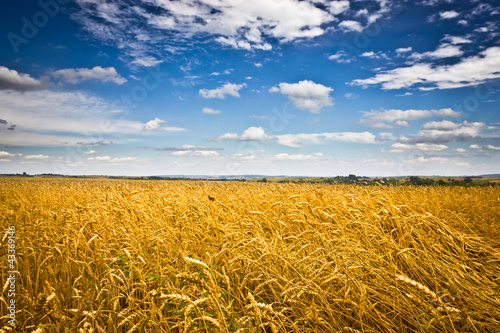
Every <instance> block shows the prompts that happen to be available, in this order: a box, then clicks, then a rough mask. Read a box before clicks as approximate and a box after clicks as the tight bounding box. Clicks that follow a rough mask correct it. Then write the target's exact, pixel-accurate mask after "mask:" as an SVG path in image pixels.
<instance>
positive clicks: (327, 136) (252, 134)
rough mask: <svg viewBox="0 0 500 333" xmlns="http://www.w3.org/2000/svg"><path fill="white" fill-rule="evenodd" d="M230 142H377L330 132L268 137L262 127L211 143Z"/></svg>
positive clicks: (367, 136) (362, 134)
mask: <svg viewBox="0 0 500 333" xmlns="http://www.w3.org/2000/svg"><path fill="white" fill-rule="evenodd" d="M230 140H239V141H271V140H273V141H274V140H276V141H277V142H278V143H279V144H281V145H283V146H288V147H300V146H302V145H303V144H307V143H311V144H324V143H326V142H328V141H341V142H355V143H376V142H378V141H379V140H378V139H377V137H376V136H375V135H374V134H372V133H370V132H331V133H307V134H306V133H300V134H281V135H275V136H272V135H269V134H267V133H266V132H265V131H264V129H263V128H262V127H249V128H247V129H246V130H245V131H244V132H243V134H242V135H238V134H235V133H226V134H223V135H221V136H219V137H217V138H215V139H213V141H215V142H222V141H230Z"/></svg>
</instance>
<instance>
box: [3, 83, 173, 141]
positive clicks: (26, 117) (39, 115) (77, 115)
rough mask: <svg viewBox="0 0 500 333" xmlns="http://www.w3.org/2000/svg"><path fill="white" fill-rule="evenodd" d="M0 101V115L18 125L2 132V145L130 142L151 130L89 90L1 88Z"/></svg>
mask: <svg viewBox="0 0 500 333" xmlns="http://www.w3.org/2000/svg"><path fill="white" fill-rule="evenodd" d="M0 100H1V101H2V103H0V114H2V116H3V117H5V119H8V120H9V123H15V124H16V125H17V126H16V130H15V131H0V142H2V143H3V144H16V145H34V146H62V145H63V146H65V145H80V144H85V145H96V144H105V143H107V142H111V140H112V137H114V136H120V139H119V141H120V140H121V141H123V140H125V141H128V140H132V139H133V138H132V136H133V135H142V136H144V135H150V133H151V132H149V131H144V129H145V124H144V123H142V122H139V121H135V120H130V119H127V118H125V117H123V114H122V111H121V110H120V109H119V108H117V107H116V106H114V105H111V104H109V103H107V102H106V101H105V100H103V99H101V98H99V97H97V96H94V95H91V94H88V93H83V92H61V91H52V90H43V91H25V92H19V91H13V90H0ZM153 125H154V124H153ZM148 126H149V125H148ZM153 128H154V126H153ZM164 130H180V129H179V128H164ZM63 133H64V134H63ZM113 140H114V139H113Z"/></svg>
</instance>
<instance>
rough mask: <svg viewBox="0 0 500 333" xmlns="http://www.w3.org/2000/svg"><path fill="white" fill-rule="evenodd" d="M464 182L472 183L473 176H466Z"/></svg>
mask: <svg viewBox="0 0 500 333" xmlns="http://www.w3.org/2000/svg"><path fill="white" fill-rule="evenodd" d="M464 183H467V184H470V183H472V178H471V177H465V178H464Z"/></svg>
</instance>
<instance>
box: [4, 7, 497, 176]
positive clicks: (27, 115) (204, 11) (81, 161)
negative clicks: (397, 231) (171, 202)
mask: <svg viewBox="0 0 500 333" xmlns="http://www.w3.org/2000/svg"><path fill="white" fill-rule="evenodd" d="M0 15H1V20H0V29H1V32H2V36H3V37H2V38H1V47H0V101H1V103H0V173H16V172H28V173H61V174H72V175H74V174H106V175H177V174H185V175H200V174H203V175H214V176H222V175H234V174H266V175H301V176H336V175H347V174H350V173H354V174H358V175H366V176H404V175H475V174H484V173H498V172H499V169H498V165H499V164H500V163H499V162H500V117H499V107H500V98H499V97H500V45H499V41H500V33H499V32H500V27H499V22H500V1H481V0H478V1H458V0H420V1H390V0H351V1H347V0H343V1H328V0H316V1H314V0H303V1H298V0H274V1H268V0H252V1H236V0H197V1H187V0H177V1H172V0H133V1H132V0H131V1H124V0H123V1H122V0H119V1H102V0H76V1H68V0H41V1H39V2H37V1H24V2H9V3H8V4H5V5H4V6H3V9H2V13H1V14H0Z"/></svg>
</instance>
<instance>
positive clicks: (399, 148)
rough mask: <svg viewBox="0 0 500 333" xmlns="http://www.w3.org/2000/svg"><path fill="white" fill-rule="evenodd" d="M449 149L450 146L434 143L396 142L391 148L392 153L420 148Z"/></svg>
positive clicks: (431, 149) (429, 149) (427, 149)
mask: <svg viewBox="0 0 500 333" xmlns="http://www.w3.org/2000/svg"><path fill="white" fill-rule="evenodd" d="M444 149H448V146H446V145H441V144H434V143H416V144H405V143H400V142H396V143H394V144H393V145H391V149H390V150H389V151H390V152H391V153H404V152H407V151H413V150H420V151H441V150H444Z"/></svg>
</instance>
